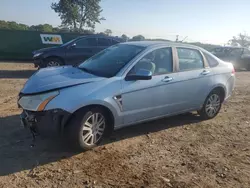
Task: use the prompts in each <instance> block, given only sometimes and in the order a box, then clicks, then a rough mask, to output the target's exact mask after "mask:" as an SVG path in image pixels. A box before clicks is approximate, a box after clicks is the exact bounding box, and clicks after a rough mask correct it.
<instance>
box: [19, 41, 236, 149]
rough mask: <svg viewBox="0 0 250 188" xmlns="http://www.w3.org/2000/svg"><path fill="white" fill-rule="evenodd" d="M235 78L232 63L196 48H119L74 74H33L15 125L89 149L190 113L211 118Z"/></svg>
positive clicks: (69, 70)
mask: <svg viewBox="0 0 250 188" xmlns="http://www.w3.org/2000/svg"><path fill="white" fill-rule="evenodd" d="M234 73H235V72H234V67H233V65H232V64H231V63H226V62H224V61H222V60H220V59H218V58H217V57H215V56H214V55H212V54H211V53H209V52H207V51H206V50H204V49H202V48H199V47H196V46H192V45H186V44H179V43H170V42H153V41H143V42H127V43H120V44H117V45H114V46H111V47H109V48H107V49H105V50H103V51H101V52H100V53H98V54H96V55H94V56H93V57H91V58H90V59H88V60H86V61H85V62H83V63H82V64H80V65H78V66H74V67H73V66H63V67H51V68H45V69H40V70H38V71H37V72H36V73H35V74H34V75H33V76H32V77H30V79H29V80H28V81H27V82H26V84H25V86H24V87H23V89H22V90H21V92H20V94H19V100H18V104H19V106H20V107H21V108H22V109H23V113H22V114H21V121H22V122H23V124H24V125H25V126H26V127H28V128H30V129H31V130H32V131H34V132H36V133H40V134H44V135H49V134H52V135H56V134H59V135H63V136H65V138H67V139H69V143H71V144H72V146H76V147H77V148H80V149H90V148H93V147H94V146H96V145H98V144H99V143H100V141H101V140H102V139H103V137H104V136H105V135H106V134H107V133H110V131H112V130H113V129H118V128H121V127H124V126H128V125H132V124H137V123H141V122H145V121H149V120H153V119H158V118H162V117H166V116H173V115H177V114H182V113H186V112H190V111H198V113H199V115H200V116H201V117H202V118H203V119H211V118H214V117H215V116H216V115H217V114H218V112H219V111H220V108H221V105H222V103H223V102H224V101H225V100H227V99H228V98H229V96H230V95H231V94H232V91H233V88H234V82H235V75H234ZM142 126H143V125H142ZM144 126H145V125H144Z"/></svg>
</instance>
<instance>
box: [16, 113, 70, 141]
mask: <svg viewBox="0 0 250 188" xmlns="http://www.w3.org/2000/svg"><path fill="white" fill-rule="evenodd" d="M70 116H71V114H70V113H69V112H67V111H64V110H61V109H54V110H48V111H42V112H32V111H27V110H23V112H22V113H21V115H20V119H21V124H22V125H23V126H24V127H25V128H27V129H29V130H31V132H32V133H33V134H36V135H41V136H45V137H57V136H62V134H63V132H64V127H65V125H66V123H67V122H68V120H69V118H70Z"/></svg>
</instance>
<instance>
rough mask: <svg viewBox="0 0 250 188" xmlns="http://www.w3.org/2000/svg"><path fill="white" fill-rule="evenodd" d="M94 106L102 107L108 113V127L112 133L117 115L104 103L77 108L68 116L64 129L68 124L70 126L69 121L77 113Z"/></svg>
mask: <svg viewBox="0 0 250 188" xmlns="http://www.w3.org/2000/svg"><path fill="white" fill-rule="evenodd" d="M93 108H101V109H102V110H103V111H104V112H105V114H106V115H107V117H108V122H109V123H108V125H109V127H108V129H109V131H108V132H109V133H111V132H112V131H113V130H114V125H115V116H114V114H113V112H112V110H111V109H110V108H108V107H107V106H105V105H102V104H90V105H86V106H83V107H80V108H79V109H77V110H75V111H74V112H73V113H72V114H71V116H70V117H69V118H68V120H67V122H66V123H65V124H64V127H63V130H64V128H65V127H66V126H70V125H69V123H70V121H71V119H72V118H74V116H75V115H76V114H77V113H80V112H84V111H87V110H88V109H93Z"/></svg>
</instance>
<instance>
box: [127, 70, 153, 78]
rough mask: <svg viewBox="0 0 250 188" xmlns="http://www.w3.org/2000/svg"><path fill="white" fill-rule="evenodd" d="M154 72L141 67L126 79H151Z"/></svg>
mask: <svg viewBox="0 0 250 188" xmlns="http://www.w3.org/2000/svg"><path fill="white" fill-rule="evenodd" d="M151 79H152V72H151V71H149V70H146V69H139V70H138V71H137V72H136V73H132V74H129V75H127V76H126V78H125V80H126V81H135V80H151Z"/></svg>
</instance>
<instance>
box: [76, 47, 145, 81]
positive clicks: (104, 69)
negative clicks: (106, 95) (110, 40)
mask: <svg viewBox="0 0 250 188" xmlns="http://www.w3.org/2000/svg"><path fill="white" fill-rule="evenodd" d="M144 49H145V47H141V46H135V45H129V44H117V45H114V46H111V47H109V48H107V49H105V50H103V51H101V52H100V53H98V54H96V55H95V56H93V57H91V58H90V59H88V60H86V61H85V62H83V63H82V64H80V65H79V68H80V69H83V70H84V71H86V72H89V73H92V74H94V75H97V76H101V77H113V76H115V75H116V74H117V73H118V72H119V71H120V70H121V69H122V68H123V67H124V66H125V65H126V64H127V63H128V62H129V61H131V60H132V59H133V58H134V57H135V56H136V55H138V54H139V53H140V52H141V51H143V50H144Z"/></svg>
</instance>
